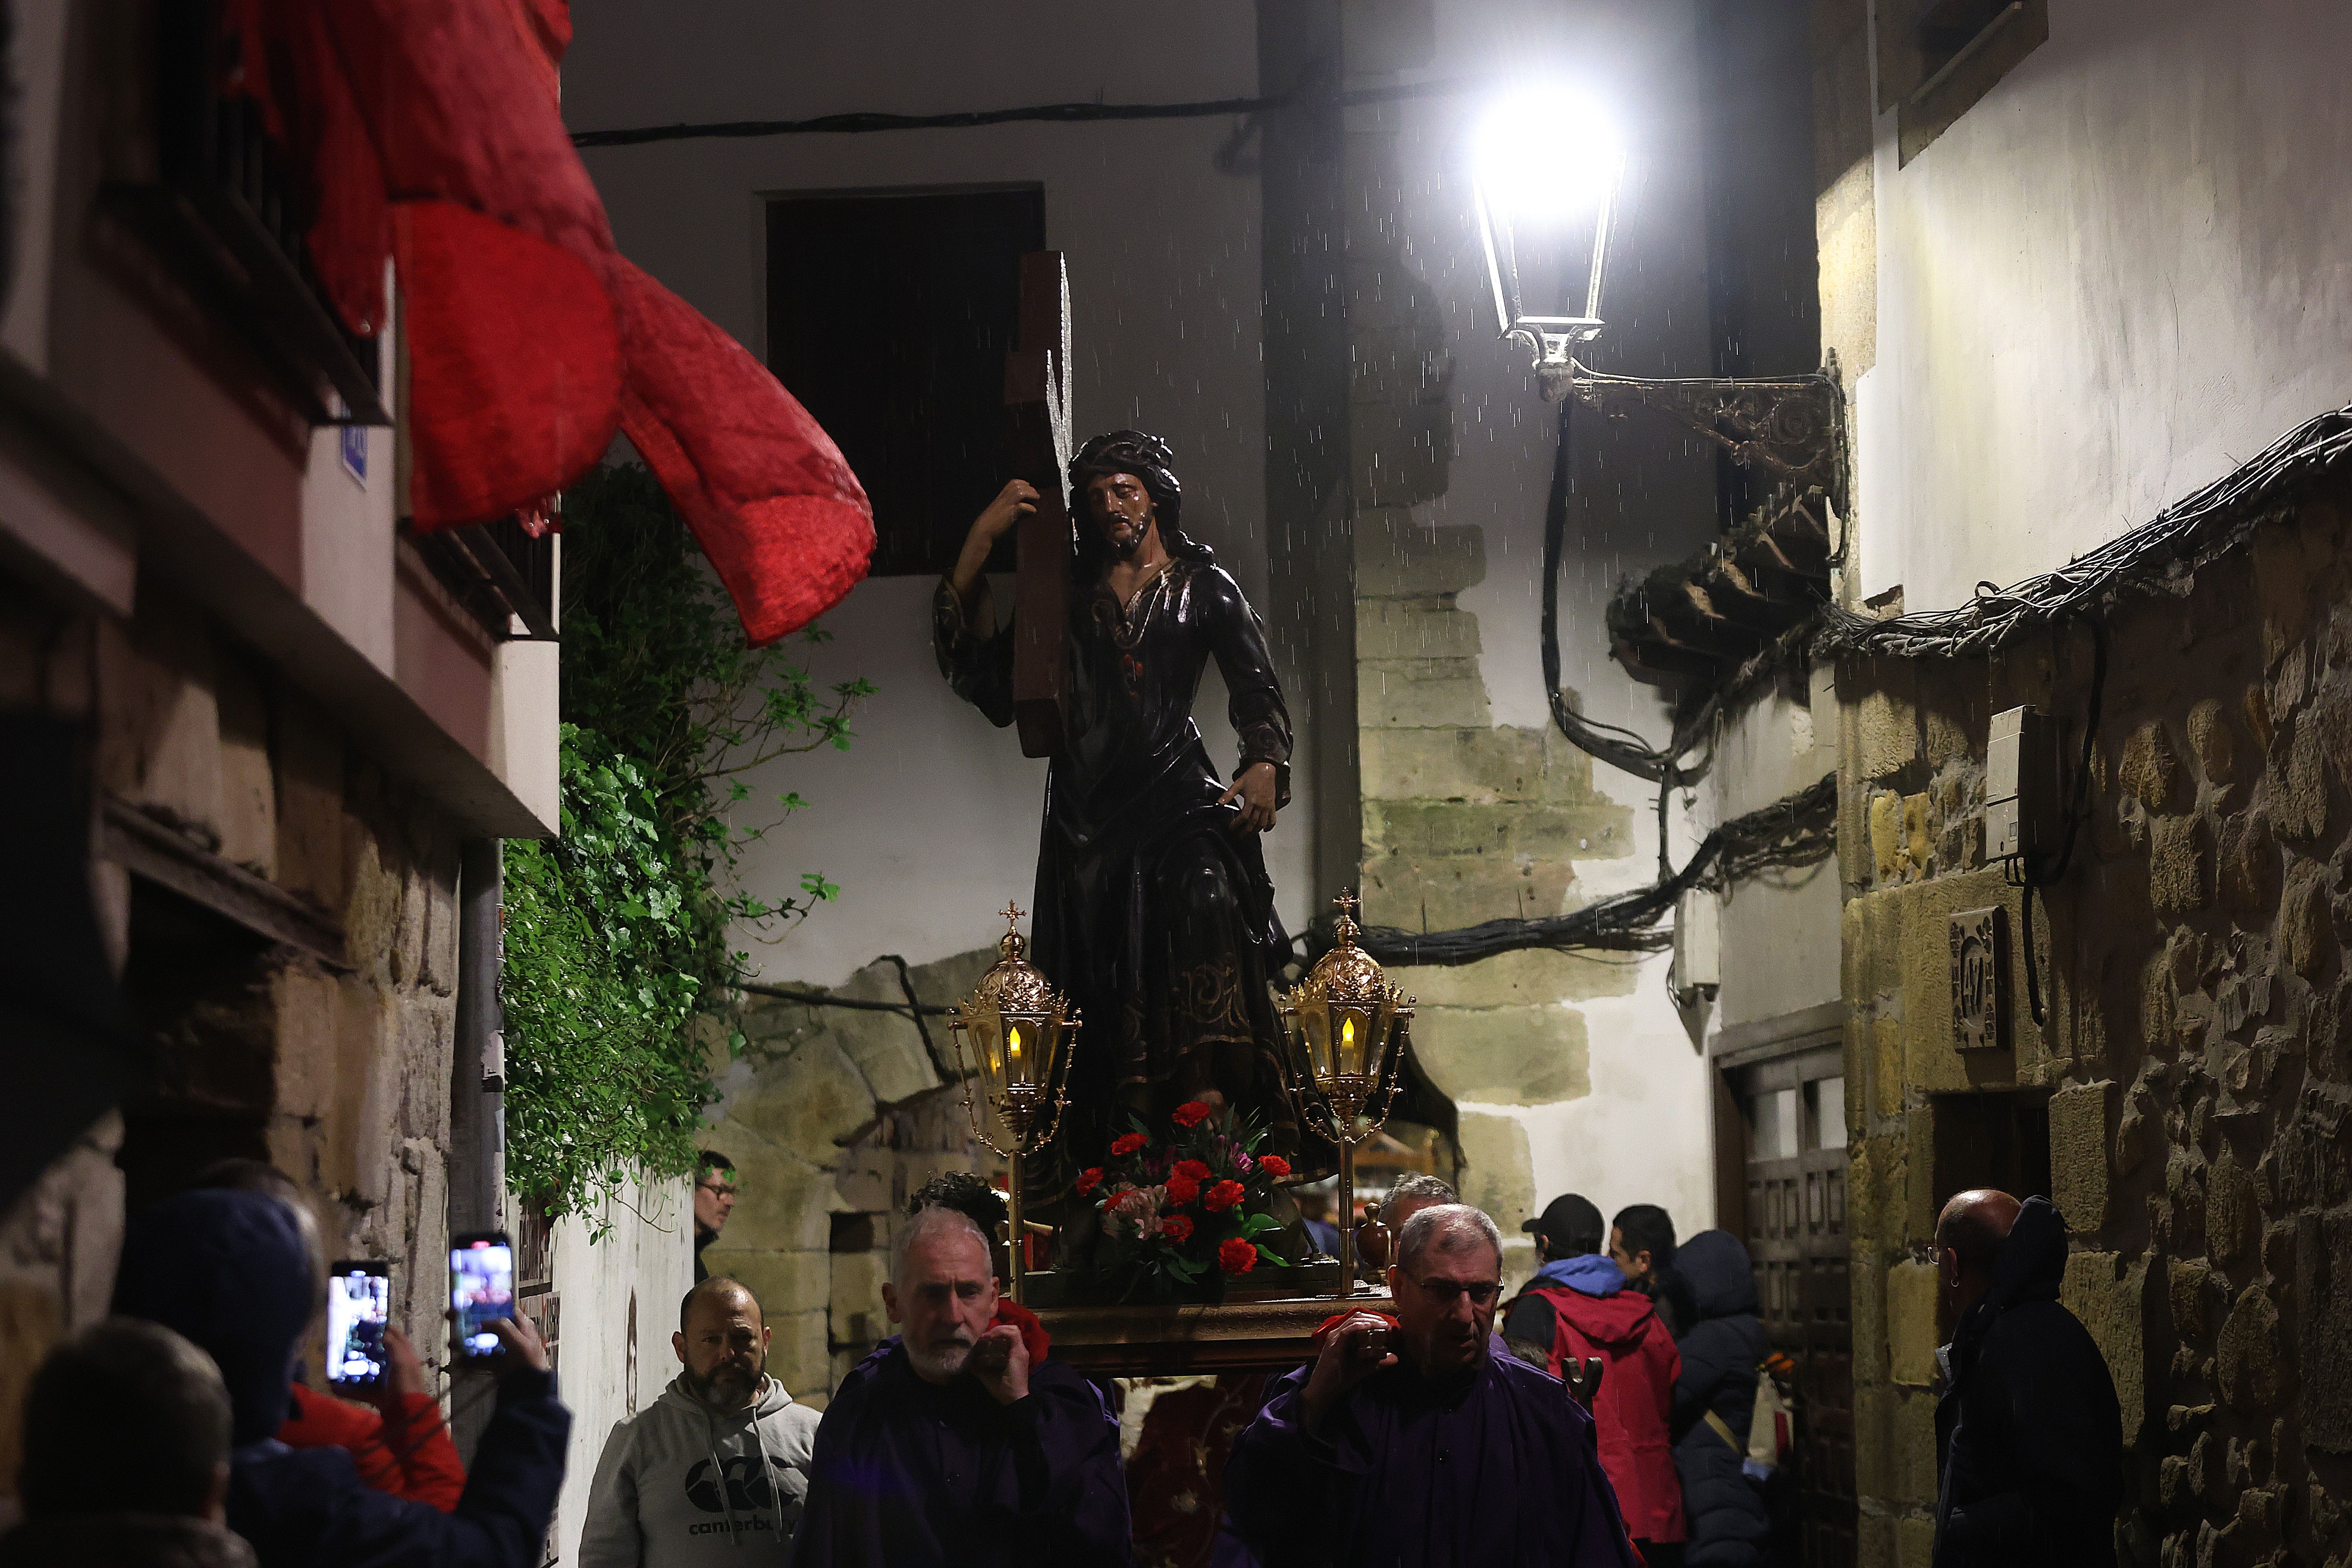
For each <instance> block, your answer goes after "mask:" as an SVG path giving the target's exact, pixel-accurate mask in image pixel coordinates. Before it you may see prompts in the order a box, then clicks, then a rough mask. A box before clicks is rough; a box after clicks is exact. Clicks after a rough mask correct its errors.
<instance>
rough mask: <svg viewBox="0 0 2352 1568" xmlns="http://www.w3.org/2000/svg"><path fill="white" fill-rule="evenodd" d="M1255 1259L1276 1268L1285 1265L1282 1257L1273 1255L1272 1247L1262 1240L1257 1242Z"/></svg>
mask: <svg viewBox="0 0 2352 1568" xmlns="http://www.w3.org/2000/svg"><path fill="white" fill-rule="evenodd" d="M1257 1260H1258V1261H1259V1262H1260V1263H1265V1264H1270V1265H1272V1266H1273V1267H1274V1268H1284V1267H1286V1265H1285V1264H1284V1263H1283V1261H1282V1259H1281V1258H1277V1257H1276V1256H1275V1253H1274V1249H1273V1248H1272V1247H1268V1246H1266V1244H1265V1243H1264V1242H1262V1241H1261V1242H1259V1243H1258V1244H1257Z"/></svg>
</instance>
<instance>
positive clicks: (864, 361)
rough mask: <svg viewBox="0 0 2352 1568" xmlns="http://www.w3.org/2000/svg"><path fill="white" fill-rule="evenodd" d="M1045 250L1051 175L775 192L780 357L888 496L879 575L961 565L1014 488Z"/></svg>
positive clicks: (1007, 557) (771, 258)
mask: <svg viewBox="0 0 2352 1568" xmlns="http://www.w3.org/2000/svg"><path fill="white" fill-rule="evenodd" d="M1044 248H1045V190H1044V188H1043V187H1042V186H1035V185H1024V186H1018V187H1013V188H1009V189H1006V188H998V189H989V190H957V191H869V192H852V193H846V194H843V193H828V194H826V195H804V196H778V197H774V198H772V199H771V200H770V201H769V203H768V365H769V368H770V369H772V370H773V371H774V372H775V373H776V375H777V377H778V379H780V380H781V381H782V382H783V384H784V385H785V386H787V387H789V388H790V389H791V390H792V393H793V396H795V397H797V398H799V399H800V400H801V402H802V404H803V405H804V406H806V407H807V409H808V411H809V413H810V414H812V415H814V416H815V418H816V421H817V423H818V424H820V425H822V426H824V428H825V431H826V433H827V434H828V435H830V436H831V437H833V438H834V440H835V442H836V443H838V444H839V446H840V447H841V450H842V455H843V456H844V457H845V458H848V459H849V466H850V468H851V469H852V470H853V471H855V472H856V475H857V478H858V480H859V482H860V483H862V484H863V485H865V487H866V494H867V495H868V496H870V497H871V498H872V499H873V501H874V529H875V534H876V540H875V549H874V565H873V574H874V575H876V576H877V577H885V576H904V575H909V574H931V573H936V572H944V571H946V570H947V569H948V568H949V567H950V566H952V565H953V564H954V563H955V557H956V552H957V550H958V549H959V548H960V547H961V545H962V543H963V536H964V531H965V530H966V529H967V528H969V527H970V526H971V520H972V519H973V518H974V517H975V516H977V515H978V514H979V512H980V510H981V508H982V507H983V506H985V505H987V504H988V500H989V498H990V497H992V496H993V495H994V494H995V493H996V492H997V490H998V489H1001V488H1002V487H1003V483H1004V479H1005V456H1006V455H1005V450H1004V443H1005V427H1004V355H1005V353H1006V352H1007V351H1008V350H1010V349H1011V348H1012V347H1013V331H1014V327H1015V318H1016V315H1017V311H1018V305H1019V300H1018V292H1017V291H1018V288H1019V279H1020V260H1021V258H1022V257H1023V256H1024V254H1026V253H1027V252H1029V251H1033V250H1043V249H1044ZM1011 546H1012V539H1011V536H1010V535H1009V534H1008V535H1007V536H1006V539H1005V542H1004V544H1003V546H1002V547H1001V553H1002V554H1003V561H1002V562H999V563H992V564H994V565H1000V566H1002V567H1003V569H1006V570H1010V568H1011V564H1012V548H1011Z"/></svg>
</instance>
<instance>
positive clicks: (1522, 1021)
mask: <svg viewBox="0 0 2352 1568" xmlns="http://www.w3.org/2000/svg"><path fill="white" fill-rule="evenodd" d="M1485 574H1486V556H1485V552H1484V549H1483V542H1482V537H1481V533H1480V531H1479V530H1477V529H1475V528H1444V529H1430V528H1424V527H1422V526H1421V525H1419V524H1417V523H1415V522H1414V521H1412V517H1411V515H1410V514H1409V513H1408V512H1407V511H1406V510H1404V509H1402V508H1401V507H1400V508H1396V509H1381V510H1375V511H1374V512H1372V513H1371V514H1370V516H1369V517H1367V518H1365V519H1364V520H1363V521H1360V522H1359V524H1358V531H1357V553H1356V650H1357V658H1358V662H1357V670H1358V677H1357V714H1358V722H1359V729H1358V731H1357V741H1358V746H1359V749H1360V756H1361V780H1362V789H1363V821H1364V859H1363V899H1364V919H1365V921H1367V922H1368V923H1370V924H1376V925H1392V926H1401V927H1403V928H1404V929H1406V930H1408V931H1443V930H1447V929H1451V928H1454V927H1458V926H1467V925H1475V924H1477V923H1478V922H1479V921H1487V920H1494V919H1496V918H1499V917H1505V916H1517V917H1520V918H1526V917H1529V916H1535V915H1554V914H1559V913H1560V912H1561V911H1562V910H1564V909H1568V908H1572V907H1573V906H1574V905H1575V904H1577V903H1580V902H1582V901H1583V900H1584V898H1585V897H1586V896H1588V895H1585V894H1583V893H1582V892H1581V891H1580V889H1578V888H1577V886H1576V882H1577V872H1576V867H1577V863H1578V862H1579V861H1580V860H1584V861H1590V860H1613V859H1621V858H1623V857H1625V856H1628V855H1630V854H1632V853H1633V810H1632V808H1631V807H1629V806H1625V805H1618V804H1616V803H1615V802H1612V801H1611V800H1609V799H1607V798H1606V797H1604V796H1602V795H1600V794H1599V793H1597V792H1596V791H1595V790H1594V789H1593V787H1592V759H1591V758H1590V757H1588V756H1587V755H1585V754H1584V753H1583V752H1580V751H1578V750H1577V749H1576V748H1575V747H1573V746H1571V745H1570V744H1569V742H1567V741H1566V740H1565V739H1563V738H1562V737H1561V736H1560V735H1559V733H1558V732H1557V731H1553V730H1550V729H1549V728H1547V729H1541V730H1538V729H1529V728H1519V727H1515V726H1510V725H1496V724H1495V723H1493V722H1492V721H1491V719H1490V716H1489V713H1488V710H1487V700H1486V682H1485V679H1484V678H1483V677H1482V676H1481V675H1480V673H1479V668H1478V654H1479V644H1478V617H1477V616H1474V615H1472V614H1470V613H1469V612H1467V611H1465V610H1464V609H1462V608H1460V607H1459V606H1458V605H1456V604H1455V602H1454V595H1456V594H1458V593H1459V592H1460V591H1461V590H1463V589H1464V588H1466V587H1469V586H1471V585H1472V584H1475V583H1476V582H1478V581H1479V579H1480V578H1482V577H1483V576H1484V575H1485ZM1636 974H1637V971H1636V969H1635V968H1634V966H1633V965H1632V964H1628V963H1612V962H1610V961H1609V960H1608V959H1606V958H1595V957H1591V956H1586V955H1582V954H1572V953H1562V952H1533V951H1531V952H1514V953H1506V954H1504V955H1502V956H1500V957H1496V958H1490V959H1486V960H1483V961H1482V962H1480V963H1472V964H1465V965H1462V966H1460V967H1456V968H1435V967H1423V968H1412V967H1406V968H1399V969H1397V970H1395V971H1394V972H1393V973H1392V975H1391V978H1392V979H1393V980H1394V981H1395V982H1396V984H1398V985H1400V986H1402V988H1403V989H1404V990H1405V991H1406V992H1408V993H1410V994H1412V995H1414V996H1416V997H1417V998H1419V1000H1420V1002H1421V1011H1420V1013H1419V1014H1418V1015H1417V1016H1416V1018H1415V1020H1414V1025H1413V1043H1414V1047H1415V1048H1416V1049H1417V1050H1418V1051H1419V1053H1420V1056H1421V1060H1422V1065H1423V1067H1424V1068H1426V1069H1427V1070H1428V1072H1429V1075H1430V1078H1431V1079H1432V1080H1433V1082H1434V1083H1435V1084H1436V1085H1437V1087H1438V1088H1439V1089H1443V1090H1444V1092H1445V1093H1446V1094H1447V1095H1448V1096H1449V1097H1451V1098H1452V1099H1454V1100H1456V1101H1457V1102H1469V1103H1472V1104H1475V1105H1481V1106H1487V1107H1492V1108H1494V1109H1491V1110H1465V1112H1463V1114H1462V1119H1461V1131H1462V1154H1463V1170H1462V1173H1461V1184H1462V1192H1463V1195H1464V1197H1465V1199H1467V1200H1468V1201H1469V1202H1471V1203H1474V1204H1475V1205H1478V1206H1479V1207H1481V1208H1483V1209H1485V1210H1486V1211H1487V1213H1489V1214H1491V1215H1495V1216H1496V1220H1497V1222H1498V1223H1500V1224H1501V1225H1502V1226H1503V1229H1504V1231H1505V1233H1506V1237H1507V1240H1508V1241H1509V1242H1510V1257H1509V1258H1508V1260H1507V1261H1508V1263H1509V1265H1510V1267H1511V1268H1512V1269H1513V1270H1514V1273H1515V1276H1516V1275H1517V1274H1518V1273H1524V1272H1525V1271H1527V1270H1528V1269H1530V1268H1532V1267H1533V1259H1532V1253H1531V1251H1530V1249H1529V1248H1528V1247H1527V1245H1526V1244H1525V1243H1524V1242H1523V1241H1521V1240H1520V1239H1519V1238H1518V1235H1517V1224H1518V1221H1519V1220H1520V1219H1521V1218H1523V1217H1525V1216H1526V1215H1530V1214H1534V1213H1536V1212H1537V1211H1538V1210H1539V1209H1540V1208H1541V1207H1542V1206H1543V1202H1544V1197H1545V1196H1548V1195H1549V1194H1538V1193H1537V1191H1536V1187H1535V1173H1534V1163H1533V1160H1532V1157H1531V1152H1530V1150H1529V1147H1528V1128H1527V1126H1526V1124H1525V1123H1524V1122H1523V1121H1521V1120H1520V1119H1518V1118H1517V1117H1516V1116H1513V1115H1511V1114H1510V1113H1509V1112H1508V1111H1507V1110H1504V1109H1503V1108H1506V1107H1532V1106H1539V1105H1553V1104H1559V1103H1561V1102H1564V1101H1568V1100H1580V1099H1583V1098H1585V1097H1586V1096H1588V1095H1590V1094H1591V1092H1592V1078H1591V1045H1590V1041H1589V1040H1588V1039H1587V1037H1586V1024H1585V1016H1584V1014H1583V1013H1582V1012H1580V1010H1579V1008H1578V1006H1577V1004H1579V1003H1580V1002H1586V1001H1590V1000H1591V999H1593V998H1596V997H1601V996H1611V995H1620V996H1622V995H1625V994H1630V993H1631V992H1632V991H1633V986H1634V983H1635V978H1636ZM1603 1201H1606V1200H1605V1199H1604V1200H1603Z"/></svg>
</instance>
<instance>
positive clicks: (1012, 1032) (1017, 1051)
mask: <svg viewBox="0 0 2352 1568" xmlns="http://www.w3.org/2000/svg"><path fill="white" fill-rule="evenodd" d="M1004 1043H1005V1045H1006V1047H1008V1048H1010V1049H1011V1051H1012V1052H1013V1070H1012V1073H1011V1074H1010V1076H1011V1077H1013V1078H1014V1079H1018V1078H1019V1077H1020V1076H1021V1026H1019V1025H1017V1024H1016V1025H1014V1026H1013V1027H1012V1028H1010V1029H1008V1030H1006V1031H1005V1037H1004Z"/></svg>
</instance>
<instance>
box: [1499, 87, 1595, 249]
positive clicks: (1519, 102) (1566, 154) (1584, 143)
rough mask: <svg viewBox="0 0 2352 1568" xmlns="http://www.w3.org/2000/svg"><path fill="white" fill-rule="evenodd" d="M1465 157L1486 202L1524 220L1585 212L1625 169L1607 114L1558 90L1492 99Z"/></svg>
mask: <svg viewBox="0 0 2352 1568" xmlns="http://www.w3.org/2000/svg"><path fill="white" fill-rule="evenodd" d="M1473 155H1474V157H1475V167H1476V171H1477V178H1478V183H1479V184H1480V185H1481V186H1482V187H1484V189H1485V191H1486V200H1487V201H1488V202H1490V203H1492V204H1493V205H1495V206H1496V207H1497V208H1499V209H1501V210H1503V211H1505V212H1507V213H1508V214H1510V215H1511V216H1514V217H1516V218H1518V219H1520V220H1522V221H1525V222H1529V223H1558V222H1560V221H1562V220H1566V219H1570V218H1575V217H1578V216H1583V215H1587V214H1590V213H1591V211H1592V210H1593V209H1594V208H1595V207H1597V206H1598V205H1600V204H1601V201H1602V200H1603V199H1604V198H1605V197H1606V196H1607V195H1608V194H1609V192H1610V191H1611V190H1612V188H1613V187H1614V186H1615V184H1617V181H1618V178H1619V176H1620V175H1621V174H1622V173H1623V172H1624V166H1625V149H1624V144H1623V142H1622V141H1621V140H1620V138H1619V136H1618V134H1617V129H1616V127H1615V126H1614V125H1613V124H1612V123H1611V122H1610V119H1609V116H1608V114H1607V112H1606V111H1605V110H1603V109H1602V108H1601V105H1600V104H1599V103H1597V102H1595V101H1594V100H1592V99H1591V98H1590V97H1588V96H1587V95H1585V94H1583V93H1580V92H1576V91H1573V90H1569V89H1560V88H1528V89H1521V90H1520V91H1517V92H1515V93H1513V94H1512V95H1510V96H1509V97H1507V98H1506V99H1504V100H1502V101H1500V102H1499V103H1497V104H1496V105H1495V107H1494V108H1493V109H1492V110H1488V111H1487V114H1486V119H1485V120H1484V121H1481V122H1480V123H1479V127H1478V132H1477V140H1476V142H1475V152H1474V154H1473Z"/></svg>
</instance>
